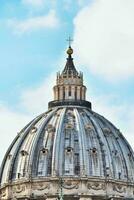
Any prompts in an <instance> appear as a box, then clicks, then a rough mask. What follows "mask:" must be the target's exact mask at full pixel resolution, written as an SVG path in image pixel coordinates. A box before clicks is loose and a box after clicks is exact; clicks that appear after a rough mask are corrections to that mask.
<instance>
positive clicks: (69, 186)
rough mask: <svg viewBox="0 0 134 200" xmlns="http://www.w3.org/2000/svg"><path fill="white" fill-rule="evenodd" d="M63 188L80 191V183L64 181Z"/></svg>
mask: <svg viewBox="0 0 134 200" xmlns="http://www.w3.org/2000/svg"><path fill="white" fill-rule="evenodd" d="M63 188H65V189H69V190H71V189H78V188H79V182H76V183H75V182H73V181H70V180H69V181H64V182H63Z"/></svg>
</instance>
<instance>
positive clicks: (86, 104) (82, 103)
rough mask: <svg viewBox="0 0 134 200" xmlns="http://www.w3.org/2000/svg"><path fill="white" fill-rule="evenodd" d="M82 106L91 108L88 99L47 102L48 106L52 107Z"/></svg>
mask: <svg viewBox="0 0 134 200" xmlns="http://www.w3.org/2000/svg"><path fill="white" fill-rule="evenodd" d="M70 105H73V106H83V107H87V108H90V109H92V104H91V102H89V101H85V100H77V101H76V100H64V101H63V100H62V101H59V100H58V101H50V102H49V103H48V108H53V107H57V106H70Z"/></svg>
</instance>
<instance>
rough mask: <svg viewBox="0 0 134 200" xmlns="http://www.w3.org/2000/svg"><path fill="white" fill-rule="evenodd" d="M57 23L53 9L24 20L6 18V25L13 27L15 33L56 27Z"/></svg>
mask: <svg viewBox="0 0 134 200" xmlns="http://www.w3.org/2000/svg"><path fill="white" fill-rule="evenodd" d="M59 24H60V22H59V19H58V18H57V16H56V13H55V11H54V10H51V11H50V12H49V13H48V14H47V15H43V16H36V17H31V18H27V19H25V20H16V19H9V20H8V26H9V27H11V28H13V31H14V32H15V33H16V34H23V33H27V32H28V33H29V32H31V31H35V30H39V29H48V28H56V27H58V26H59Z"/></svg>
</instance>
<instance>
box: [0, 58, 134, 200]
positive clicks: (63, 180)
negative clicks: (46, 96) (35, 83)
mask: <svg viewBox="0 0 134 200" xmlns="http://www.w3.org/2000/svg"><path fill="white" fill-rule="evenodd" d="M69 56H70V55H69ZM70 59H71V62H72V58H71V56H70ZM68 60H69V58H68V59H67V63H66V66H65V68H66V72H65V71H64V73H62V74H60V73H58V75H57V83H56V86H54V101H52V102H49V109H48V111H47V112H45V113H43V114H41V115H39V116H38V117H36V118H35V119H33V120H32V121H31V122H30V123H29V124H28V125H27V126H25V127H24V128H23V129H22V130H21V131H20V132H19V133H18V134H17V136H16V138H15V139H14V141H13V142H12V144H11V146H10V147H9V149H8V151H7V153H6V155H5V158H4V160H3V163H2V166H1V172H0V182H1V189H0V191H1V199H5V200H6V199H15V198H16V199H46V198H47V199H57V198H58V195H59V198H60V199H61V198H62V199H97V198H98V199H109V198H112V199H114V198H119V199H123V198H131V199H133V196H134V153H133V150H132V149H131V147H130V145H129V144H128V142H127V141H126V139H125V138H124V136H123V135H122V133H121V132H120V130H119V129H117V128H116V127H115V126H114V125H113V124H112V123H111V122H109V121H108V120H107V119H106V118H104V117H103V116H101V115H99V114H97V113H95V112H94V111H92V108H91V103H90V102H88V101H86V100H85V92H86V87H85V86H84V85H83V76H82V73H78V72H77V73H76V69H75V68H74V70H75V73H74V71H73V65H72V64H71V70H72V73H71V74H70V71H69V73H68V72H67V71H68V69H69V70H70V65H69V66H68V62H69V64H70V60H69V61H68ZM67 80H68V81H67ZM67 89H68V91H67ZM75 89H76V91H77V92H76V91H75ZM79 90H80V91H79ZM66 93H67V94H68V96H67V94H66ZM70 93H71V95H70Z"/></svg>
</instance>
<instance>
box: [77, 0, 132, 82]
mask: <svg viewBox="0 0 134 200" xmlns="http://www.w3.org/2000/svg"><path fill="white" fill-rule="evenodd" d="M133 11H134V1H133V0H127V1H126V0H94V3H92V4H90V5H89V6H86V7H85V8H83V9H81V11H80V12H79V13H78V15H77V16H76V18H75V20H74V27H75V30H74V46H75V47H76V51H77V57H79V62H80V63H82V64H85V65H86V66H88V67H89V68H90V70H91V71H92V72H93V73H95V74H97V75H100V76H103V77H104V78H105V79H108V80H110V81H111V80H113V79H114V80H119V79H120V80H121V79H126V78H129V77H133V76H134V56H133V52H134V26H133V24H134V12H133Z"/></svg>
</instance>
